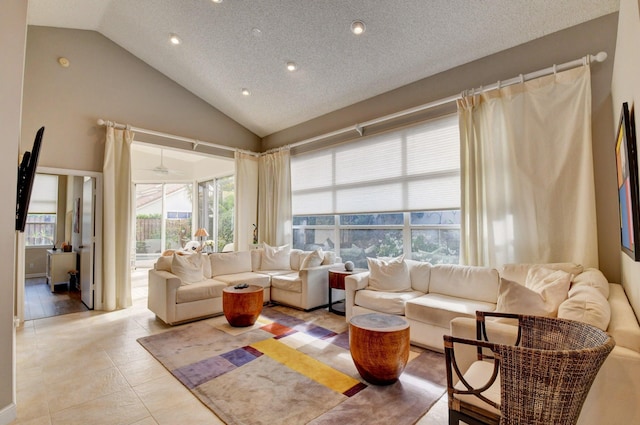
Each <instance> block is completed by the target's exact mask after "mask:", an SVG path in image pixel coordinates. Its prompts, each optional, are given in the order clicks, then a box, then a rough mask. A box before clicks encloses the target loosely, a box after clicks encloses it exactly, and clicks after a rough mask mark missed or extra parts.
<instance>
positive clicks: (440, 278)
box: [429, 264, 500, 304]
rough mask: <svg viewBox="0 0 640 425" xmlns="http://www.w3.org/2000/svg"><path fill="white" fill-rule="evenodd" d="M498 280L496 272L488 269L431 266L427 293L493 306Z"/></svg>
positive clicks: (496, 295)
mask: <svg viewBox="0 0 640 425" xmlns="http://www.w3.org/2000/svg"><path fill="white" fill-rule="evenodd" d="M499 279H500V278H499V276H498V271H497V270H495V269H491V268H488V267H476V266H459V265H455V264H436V265H434V266H431V277H430V279H429V293H435V294H442V295H449V296H452V297H460V298H465V299H468V300H478V301H484V302H488V303H494V304H495V302H496V300H497V298H498V284H499V283H500V280H499Z"/></svg>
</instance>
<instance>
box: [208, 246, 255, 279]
mask: <svg viewBox="0 0 640 425" xmlns="http://www.w3.org/2000/svg"><path fill="white" fill-rule="evenodd" d="M209 257H210V261H211V275H212V276H213V277H216V276H220V275H227V274H234V273H244V272H250V271H251V253H250V252H249V251H236V252H218V253H215V254H211V255H210V256H209Z"/></svg>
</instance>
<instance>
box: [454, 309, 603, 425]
mask: <svg viewBox="0 0 640 425" xmlns="http://www.w3.org/2000/svg"><path fill="white" fill-rule="evenodd" d="M486 317H500V318H508V319H514V323H515V321H516V320H517V322H518V336H517V340H516V341H515V344H514V345H506V344H494V343H491V342H489V341H488V338H487V328H486V322H485V318H486ZM476 332H477V340H475V341H474V340H469V339H463V338H456V337H452V336H449V335H445V336H444V347H445V358H446V370H447V392H448V398H449V425H452V424H459V422H460V421H464V422H466V423H467V424H470V425H477V424H500V425H505V424H527V425H537V424H539V425H548V424H554V425H560V424H575V423H576V422H577V420H578V416H579V415H580V410H581V409H582V405H583V403H584V400H585V398H586V397H587V393H588V392H589V388H590V387H591V384H592V383H593V380H594V379H595V377H596V374H597V373H598V370H599V369H600V366H602V363H603V362H604V361H605V359H606V358H607V356H608V355H609V353H610V352H611V350H612V349H613V347H614V345H615V342H614V340H613V338H611V337H610V336H609V335H608V334H607V333H606V332H603V331H601V330H600V329H598V328H595V327H593V326H590V325H587V324H585V323H581V322H576V321H571V320H564V319H556V318H549V317H537V316H523V315H516V314H506V313H493V312H492V313H488V312H477V313H476ZM457 344H464V345H470V346H474V347H475V348H476V350H477V353H478V361H476V362H474V363H473V364H472V365H471V366H470V367H469V369H468V370H467V371H466V372H465V373H464V374H463V373H462V372H461V371H460V368H459V367H458V365H457V363H456V358H455V350H454V346H455V347H457V348H458V349H461V348H463V347H458V346H457ZM467 349H468V348H467ZM454 372H455V377H454V375H453V373H454ZM454 378H455V380H454Z"/></svg>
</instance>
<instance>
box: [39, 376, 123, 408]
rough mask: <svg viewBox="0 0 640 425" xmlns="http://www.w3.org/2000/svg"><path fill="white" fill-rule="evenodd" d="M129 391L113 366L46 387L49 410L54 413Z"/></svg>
mask: <svg viewBox="0 0 640 425" xmlns="http://www.w3.org/2000/svg"><path fill="white" fill-rule="evenodd" d="M125 390H130V386H129V384H128V383H127V380H126V379H124V376H122V374H121V373H120V371H119V370H118V368H116V367H115V366H113V367H111V368H109V369H103V370H99V371H97V372H95V373H91V374H83V375H72V376H69V377H67V378H66V379H60V380H59V381H56V382H53V383H49V384H48V385H47V401H48V403H49V410H50V411H51V412H52V413H54V412H58V411H60V410H63V409H66V408H68V407H71V406H77V405H80V404H83V403H85V402H88V401H90V400H94V399H96V398H99V397H102V396H105V395H108V394H113V393H119V392H122V391H125Z"/></svg>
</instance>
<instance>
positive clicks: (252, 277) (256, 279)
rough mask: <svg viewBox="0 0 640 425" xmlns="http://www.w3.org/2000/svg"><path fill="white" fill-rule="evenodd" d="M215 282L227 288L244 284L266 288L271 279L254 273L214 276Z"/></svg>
mask: <svg viewBox="0 0 640 425" xmlns="http://www.w3.org/2000/svg"><path fill="white" fill-rule="evenodd" d="M216 280H219V281H221V282H224V283H226V284H227V285H229V286H231V285H238V284H240V283H246V284H249V285H258V286H262V287H263V288H268V287H269V286H270V284H271V278H270V277H269V276H268V275H266V274H262V273H254V272H243V273H234V274H224V275H219V276H216Z"/></svg>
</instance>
